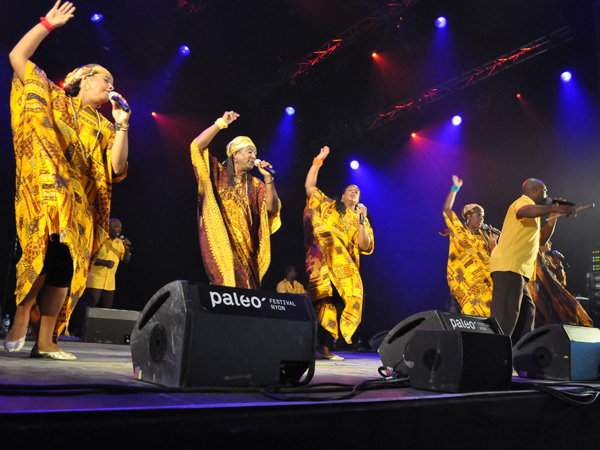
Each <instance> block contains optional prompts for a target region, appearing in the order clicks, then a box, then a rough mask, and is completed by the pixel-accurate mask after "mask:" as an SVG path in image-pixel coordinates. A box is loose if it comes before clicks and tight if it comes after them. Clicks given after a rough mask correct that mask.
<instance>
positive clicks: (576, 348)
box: [513, 324, 600, 381]
mask: <svg viewBox="0 0 600 450" xmlns="http://www.w3.org/2000/svg"><path fill="white" fill-rule="evenodd" d="M513 357H514V359H513V364H514V366H515V370H516V371H517V372H518V374H519V376H521V377H523V378H536V379H545V380H560V381H569V380H570V381H587V380H598V379H599V372H600V330H599V329H598V328H590V327H580V326H573V325H560V324H553V325H545V326H543V327H540V328H537V329H535V330H533V331H531V332H530V333H527V334H526V335H525V336H523V337H522V338H521V339H520V340H519V342H517V343H516V344H515V346H514V348H513Z"/></svg>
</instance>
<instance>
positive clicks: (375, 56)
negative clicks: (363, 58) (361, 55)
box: [371, 52, 379, 58]
mask: <svg viewBox="0 0 600 450" xmlns="http://www.w3.org/2000/svg"><path fill="white" fill-rule="evenodd" d="M371 56H372V57H373V58H377V57H378V56H379V55H378V54H377V53H375V52H373V53H371Z"/></svg>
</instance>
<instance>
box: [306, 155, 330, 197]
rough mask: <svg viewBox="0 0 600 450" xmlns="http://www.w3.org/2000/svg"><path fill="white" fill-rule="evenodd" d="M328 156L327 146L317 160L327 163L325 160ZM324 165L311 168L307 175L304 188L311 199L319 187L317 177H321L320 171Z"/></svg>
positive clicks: (314, 165)
mask: <svg viewBox="0 0 600 450" xmlns="http://www.w3.org/2000/svg"><path fill="white" fill-rule="evenodd" d="M327 155H329V147H328V146H325V147H323V148H322V149H321V151H320V152H319V154H318V155H317V156H316V158H315V159H320V160H321V161H325V158H327ZM322 165H323V163H321V164H314V162H313V165H312V166H310V169H309V171H308V174H307V175H306V181H305V182H304V188H305V189H306V197H307V198H310V197H311V195H312V193H313V192H314V191H315V188H316V187H317V176H318V175H319V169H320V168H321V166H322Z"/></svg>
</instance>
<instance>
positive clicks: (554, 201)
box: [546, 197, 575, 206]
mask: <svg viewBox="0 0 600 450" xmlns="http://www.w3.org/2000/svg"><path fill="white" fill-rule="evenodd" d="M552 204H554V205H567V206H575V203H573V202H568V201H566V200H559V199H557V198H552V197H546V205H552Z"/></svg>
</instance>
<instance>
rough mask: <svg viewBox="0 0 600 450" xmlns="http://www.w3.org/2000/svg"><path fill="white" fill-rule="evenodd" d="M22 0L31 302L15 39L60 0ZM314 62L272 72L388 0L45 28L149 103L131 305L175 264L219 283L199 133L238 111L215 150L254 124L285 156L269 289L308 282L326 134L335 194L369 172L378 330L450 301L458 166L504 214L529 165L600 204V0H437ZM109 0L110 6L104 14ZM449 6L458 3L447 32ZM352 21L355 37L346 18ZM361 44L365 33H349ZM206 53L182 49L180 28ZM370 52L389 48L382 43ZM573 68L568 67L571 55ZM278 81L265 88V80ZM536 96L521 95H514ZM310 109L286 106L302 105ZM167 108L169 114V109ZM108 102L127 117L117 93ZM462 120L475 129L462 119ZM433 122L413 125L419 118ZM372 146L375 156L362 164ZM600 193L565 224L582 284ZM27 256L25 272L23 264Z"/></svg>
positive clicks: (131, 203) (198, 4)
mask: <svg viewBox="0 0 600 450" xmlns="http://www.w3.org/2000/svg"><path fill="white" fill-rule="evenodd" d="M53 3H54V2H53V1H48V0H30V1H21V2H17V3H15V4H14V5H13V7H12V9H11V10H10V11H6V12H5V13H4V14H3V17H2V18H1V19H0V21H1V24H0V25H1V27H2V36H1V37H0V61H2V62H1V63H0V86H3V88H1V89H0V105H4V106H3V107H2V108H0V123H1V126H0V142H1V143H2V144H3V145H2V148H3V151H2V152H0V208H1V210H2V212H3V213H2V215H1V216H0V268H2V269H3V271H2V273H3V274H5V275H4V276H2V281H1V286H3V287H4V285H5V283H4V280H5V278H7V279H8V280H9V283H8V286H7V288H5V289H4V290H3V292H4V291H7V292H8V295H7V297H6V299H5V303H6V305H7V310H8V312H10V309H11V308H13V309H14V295H13V294H12V291H13V290H14V269H12V267H13V266H14V261H12V262H10V264H9V259H10V253H11V249H12V245H13V236H14V233H15V227H14V212H13V211H14V210H13V198H14V170H15V168H14V153H13V150H12V142H11V132H10V115H9V101H8V99H9V91H10V80H11V76H12V71H11V69H10V65H9V63H8V53H9V52H10V50H11V48H12V47H13V46H14V45H15V44H16V42H18V40H19V39H20V37H21V36H22V35H23V34H24V33H25V32H26V31H28V30H29V29H30V28H31V27H32V26H33V25H34V24H35V23H37V21H38V20H39V17H40V16H42V15H44V14H45V13H46V12H47V11H48V10H49V9H50V7H51V6H52V5H53ZM413 3H414V4H413V5H412V6H411V7H410V8H408V9H407V10H406V11H405V12H404V13H403V14H401V15H399V14H397V15H393V16H392V17H389V18H388V20H386V21H383V22H381V23H378V24H377V25H376V26H374V27H371V28H370V29H369V30H363V29H359V31H357V32H356V33H354V34H353V35H352V37H351V39H350V40H351V41H352V42H351V43H348V44H347V45H345V46H344V47H343V48H341V49H339V50H336V51H335V52H334V53H333V54H332V55H331V57H329V58H328V59H326V60H324V61H323V62H321V63H319V64H316V65H315V66H314V67H313V68H312V70H310V71H309V72H308V74H305V75H302V76H299V77H298V78H297V80H296V82H295V84H290V83H289V81H287V80H288V79H287V77H285V76H283V78H281V79H283V80H284V81H285V82H283V83H281V85H279V84H277V85H276V86H275V87H273V88H268V86H269V85H268V81H269V80H273V77H276V76H277V75H278V74H284V75H285V74H286V73H287V74H288V75H289V73H290V72H289V71H290V70H291V68H292V67H294V64H296V63H298V62H299V61H302V60H303V59H304V58H305V57H307V56H308V55H309V54H311V52H313V51H314V50H316V49H318V48H320V47H321V46H323V45H324V44H325V43H327V42H329V41H331V40H332V39H333V38H335V37H336V36H338V35H340V34H341V33H344V32H346V30H348V29H350V27H352V26H353V25H355V24H357V23H359V22H360V21H361V20H363V19H365V18H366V17H369V16H370V15H373V11H376V10H377V9H378V8H381V7H383V6H385V5H386V4H387V3H386V2H383V1H376V0H370V1H368V0H330V1H323V0H227V1H217V0H204V1H200V0H196V1H184V0H144V1H141V0H118V1H117V0H102V1H95V0H85V1H83V0H81V1H79V2H77V3H76V6H77V11H76V13H75V18H74V19H73V20H72V21H70V22H69V23H68V24H67V25H66V26H65V27H63V28H60V29H58V30H56V31H54V32H53V33H51V34H50V36H49V37H48V38H47V39H46V40H45V41H44V42H43V43H42V45H41V46H40V48H39V49H38V51H37V52H36V54H35V55H34V57H33V58H32V60H33V61H34V62H35V63H36V64H38V65H39V66H40V67H42V68H43V69H44V70H45V71H46V72H47V74H48V75H49V77H50V78H51V79H52V80H54V81H55V82H60V81H61V80H62V79H63V78H64V76H65V75H66V74H67V73H68V72H70V71H71V70H72V69H73V68H75V67H78V66H80V65H83V64H87V63H90V62H95V63H99V64H102V65H104V66H105V67H107V68H108V69H109V70H110V71H111V72H112V74H113V75H114V77H115V88H116V90H117V91H119V92H120V93H121V94H123V95H124V96H125V97H126V98H127V99H128V101H129V103H130V104H131V105H132V109H133V111H134V112H133V114H132V117H131V130H130V132H129V134H130V158H129V163H130V166H129V175H128V177H127V178H126V180H125V181H124V182H123V183H121V184H119V185H115V189H114V197H113V207H112V216H113V217H118V218H119V219H121V221H122V222H123V234H124V235H125V236H127V237H128V238H129V239H130V240H131V241H132V243H133V245H134V246H135V251H134V252H133V256H132V260H131V262H130V263H129V264H128V265H127V264H122V265H121V266H120V267H119V271H118V274H117V292H116V298H115V306H116V307H117V308H122V309H135V310H141V309H142V308H143V307H144V305H145V303H146V302H147V301H148V299H149V298H150V297H151V296H152V294H153V293H154V292H156V290H158V289H159V288H160V287H162V286H163V285H164V284H166V283H168V282H170V281H172V280H175V279H187V280H197V281H205V280H206V276H205V273H204V269H203V266H202V260H201V257H200V251H199V247H198V242H197V228H196V188H197V186H196V181H195V178H194V173H193V169H192V166H191V163H190V156H189V144H190V142H191V140H192V139H193V138H194V137H195V136H196V135H197V134H199V133H200V132H201V131H202V130H203V129H204V128H206V127H207V126H209V125H210V124H211V123H212V122H214V120H215V119H216V118H217V117H220V116H221V115H222V114H223V112H224V111H226V110H235V111H237V112H239V113H240V114H241V117H240V119H239V120H238V121H237V122H236V123H234V124H233V125H232V126H231V127H230V128H229V129H227V130H224V131H222V132H221V133H220V134H219V135H218V136H217V138H216V139H215V140H214V141H213V144H212V145H211V151H212V152H213V153H214V154H216V155H223V157H224V147H225V145H226V143H227V142H229V141H230V140H231V139H233V138H234V137H235V136H237V135H248V136H250V137H251V138H252V139H253V140H254V142H255V143H256V145H257V147H258V152H259V157H260V158H262V159H265V160H267V161H269V162H271V163H272V164H273V165H274V166H275V167H276V169H277V171H278V174H277V177H276V178H277V180H276V186H277V190H278V193H279V195H280V197H281V199H282V202H283V210H282V220H283V226H282V228H281V229H280V230H279V231H278V232H277V233H276V234H275V235H273V237H272V246H273V250H272V263H271V267H270V269H269V272H268V273H267V275H266V277H265V279H264V281H263V287H264V289H267V290H269V289H274V287H275V285H276V283H277V282H278V281H280V280H281V279H282V277H283V273H282V268H283V266H285V265H287V264H294V265H296V267H297V268H298V269H299V274H300V275H299V278H300V281H301V282H305V281H306V277H305V275H304V273H303V270H302V269H303V266H304V251H303V245H302V209H303V207H304V202H305V193H304V179H305V176H306V172H307V171H308V169H309V167H310V165H311V161H312V158H313V157H314V156H315V155H316V154H317V153H318V151H319V149H320V147H321V146H323V145H330V146H331V148H332V152H331V155H330V156H329V158H328V159H327V160H326V162H325V165H324V166H323V168H322V169H321V172H320V175H319V182H318V185H319V187H320V188H321V189H322V190H323V191H324V192H325V193H327V194H328V195H330V196H333V195H337V194H341V192H342V190H343V188H344V187H345V186H346V185H348V184H350V183H356V184H358V185H359V187H360V188H361V191H362V201H363V203H365V205H366V206H367V207H368V208H369V213H370V215H371V217H372V223H373V228H374V231H375V252H374V253H373V255H371V256H366V257H363V258H362V259H361V272H362V274H363V280H364V284H365V290H366V293H365V297H366V298H365V306H364V320H363V325H362V333H363V336H364V338H366V339H368V338H369V337H370V336H372V335H373V334H375V333H377V332H378V331H381V330H385V329H389V328H391V327H393V326H394V325H395V324H396V323H398V322H399V321H400V320H401V319H403V318H405V317H407V316H409V315H412V314H414V313H416V312H419V311H423V310H428V309H447V308H448V307H449V305H450V304H451V301H450V296H449V291H448V287H447V283H446V276H445V272H446V258H447V252H448V243H447V240H446V239H445V238H443V237H441V236H439V234H438V231H440V230H441V229H443V228H444V227H445V224H444V221H443V218H442V213H441V210H442V205H443V202H444V199H445V197H446V195H447V193H448V190H449V188H450V186H451V176H452V175H453V174H457V175H459V176H460V177H461V178H463V179H464V181H465V184H464V186H463V188H462V189H461V191H460V192H459V194H458V197H457V202H456V205H455V211H457V212H459V211H460V210H461V209H462V206H463V205H464V204H465V203H471V202H476V203H479V204H481V205H483V206H484V208H485V211H486V222H488V223H490V224H492V225H494V226H496V227H498V228H499V227H501V225H502V222H503V220H504V216H505V214H506V210H507V207H508V205H509V204H510V203H512V202H513V201H514V200H515V199H516V198H517V197H518V196H519V195H520V186H521V184H522V182H523V181H524V180H525V179H526V178H529V177H536V178H540V179H542V180H543V181H544V182H545V183H546V184H547V186H548V190H549V195H550V196H553V197H564V198H566V199H569V200H572V201H575V202H577V203H579V204H588V203H592V202H598V200H599V193H600V190H599V187H600V186H599V185H600V179H599V177H598V168H599V167H600V165H599V163H600V161H599V160H600V156H599V152H598V150H599V143H600V136H599V133H598V116H599V108H598V106H599V95H598V94H599V92H598V41H599V35H598V17H599V12H598V9H599V6H598V4H599V3H600V2H598V1H597V0H596V1H592V0H571V1H566V0H565V1H559V0H544V1H542V0H531V1H526V2H523V1H522V0H504V1H501V2H498V1H497V0H496V1H490V0H478V1H473V0H445V1H443V0H421V1H418V2H413ZM94 12H101V13H102V14H104V20H103V21H102V22H100V23H97V24H96V23H92V22H91V21H90V16H91V15H92V13H94ZM439 15H444V16H446V17H447V18H448V21H449V25H448V27H447V28H446V29H445V30H437V29H436V28H435V26H434V21H435V19H436V17H438V16H439ZM564 26H568V27H570V28H569V30H570V33H572V35H573V37H574V39H572V40H570V41H569V42H566V43H564V44H561V45H558V46H556V47H555V48H553V49H549V50H548V51H546V52H544V53H543V54H541V55H539V56H536V57H535V58H532V59H529V60H527V61H523V62H521V63H520V64H515V65H513V66H512V67H510V68H509V69H508V70H504V71H502V72H499V73H498V74H497V75H494V76H492V77H489V78H487V79H485V80H482V81H480V82H477V83H472V84H471V85H468V86H466V85H465V86H466V87H465V88H464V89H460V90H454V91H452V92H448V93H447V94H446V95H444V96H443V98H441V99H440V100H439V101H437V102H435V103H432V104H423V105H421V106H420V107H419V108H413V109H411V110H410V111H409V112H407V113H406V114H402V115H399V116H398V118H397V119H396V120H392V121H389V122H388V123H386V124H385V125H383V126H380V127H377V128H374V129H372V130H369V129H368V127H367V126H365V121H366V120H367V119H368V118H370V117H373V116H374V114H376V113H377V112H382V111H386V110H388V109H389V108H390V107H392V106H394V105H396V104H401V103H403V102H405V101H406V100H407V99H410V98H414V97H419V96H420V95H421V94H422V93H423V92H424V91H427V90H430V89H431V88H434V87H436V86H438V85H440V84H441V83H444V82H445V81H447V80H451V79H453V78H454V77H460V76H461V75H464V74H466V73H468V72H470V71H472V69H474V68H476V67H478V66H480V65H482V64H485V63H488V62H490V61H492V60H496V59H497V58H499V57H501V56H503V55H506V54H510V53H512V52H514V51H515V50H516V49H518V48H520V47H521V46H524V45H526V44H528V43H530V42H533V41H535V40H537V39H540V38H543V37H545V36H548V35H549V34H550V33H552V32H553V31H555V30H557V29H559V28H560V27H564ZM345 36H347V34H346V35H345ZM346 42H348V41H346ZM184 44H185V45H188V46H189V47H190V49H191V54H190V55H189V56H187V57H182V56H181V55H179V54H178V48H179V46H180V45H184ZM372 52H377V53H378V54H379V57H378V58H377V59H374V58H373V57H372V56H371V53H372ZM566 69H569V70H571V71H572V72H573V74H574V79H573V81H572V82H571V83H569V84H567V85H564V84H562V83H561V82H560V80H559V75H560V73H561V72H562V71H563V70H566ZM265 86H266V87H265ZM517 93H520V94H521V96H522V97H521V99H518V98H517V97H516V94H517ZM290 105H291V106H294V107H295V109H296V114H295V115H294V116H293V117H291V118H288V117H286V116H285V115H284V108H285V107H286V106H290ZM152 112H156V113H157V116H156V117H153V116H152V115H151V113H152ZM103 113H104V114H105V115H106V116H107V117H109V118H111V115H110V111H109V109H103ZM455 114H460V115H462V117H463V124H462V125H461V126H460V127H452V126H451V125H449V121H450V119H451V117H452V116H454V115H455ZM412 132H416V133H417V137H415V138H411V137H410V133H412ZM352 159H357V160H358V161H359V162H360V164H361V166H360V169H359V170H357V171H352V170H351V169H350V168H349V162H350V161H351V160H352ZM598 219H599V212H598V208H596V209H592V210H587V211H584V212H581V213H580V215H579V217H578V218H576V219H571V218H569V219H559V220H558V225H557V229H556V232H555V234H554V237H553V239H552V241H553V243H554V248H556V249H558V250H559V251H561V252H562V253H564V254H565V256H566V258H567V261H568V263H569V264H570V268H569V269H568V272H567V277H568V281H569V285H568V286H569V289H570V290H571V292H572V293H574V294H576V295H578V294H579V295H583V296H585V295H586V294H587V287H586V272H588V271H589V270H590V264H591V259H590V256H591V250H592V248H594V247H595V246H598V245H600V242H599V241H600V239H599V235H598V223H599V222H598ZM9 269H12V270H13V271H12V273H7V272H8V270H9Z"/></svg>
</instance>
